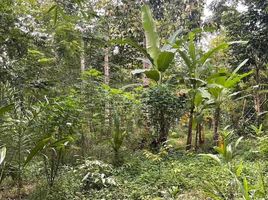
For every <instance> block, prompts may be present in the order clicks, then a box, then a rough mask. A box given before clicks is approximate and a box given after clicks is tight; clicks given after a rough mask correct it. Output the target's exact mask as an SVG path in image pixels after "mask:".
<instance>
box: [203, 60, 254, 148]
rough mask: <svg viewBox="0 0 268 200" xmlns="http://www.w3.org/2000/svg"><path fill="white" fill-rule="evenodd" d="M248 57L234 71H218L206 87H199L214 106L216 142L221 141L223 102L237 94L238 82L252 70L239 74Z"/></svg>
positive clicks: (209, 78) (210, 78)
mask: <svg viewBox="0 0 268 200" xmlns="http://www.w3.org/2000/svg"><path fill="white" fill-rule="evenodd" d="M247 61H248V59H246V60H244V61H243V62H242V63H241V64H240V65H239V66H238V67H237V68H236V69H235V70H234V71H233V72H232V73H229V72H227V70H224V69H223V70H221V71H219V72H218V73H215V74H212V75H211V76H210V77H208V78H207V80H206V82H207V84H206V88H199V89H198V90H199V91H200V92H201V94H202V95H203V97H204V98H206V99H207V100H208V102H207V104H210V105H213V106H214V128H213V129H214V130H213V132H214V142H215V145H218V143H219V132H218V129H219V123H220V115H221V109H222V108H221V107H222V104H223V103H224V102H225V101H226V100H227V99H230V98H232V97H233V96H235V95H237V94H238V93H239V92H233V89H234V88H235V87H236V86H237V84H238V83H239V82H240V81H241V80H242V79H243V78H245V77H246V76H249V75H250V74H251V73H252V71H250V72H247V73H243V74H238V73H237V72H238V71H239V69H240V68H241V67H243V66H244V65H245V64H246V63H247Z"/></svg>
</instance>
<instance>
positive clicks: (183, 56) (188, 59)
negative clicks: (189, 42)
mask: <svg viewBox="0 0 268 200" xmlns="http://www.w3.org/2000/svg"><path fill="white" fill-rule="evenodd" d="M178 52H179V54H180V56H181V58H182V59H183V61H184V62H185V64H186V65H187V67H188V68H189V69H190V70H192V67H193V66H192V63H191V60H190V58H189V57H188V56H187V55H186V54H185V53H184V52H183V51H181V50H178Z"/></svg>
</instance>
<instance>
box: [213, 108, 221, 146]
mask: <svg viewBox="0 0 268 200" xmlns="http://www.w3.org/2000/svg"><path fill="white" fill-rule="evenodd" d="M220 112H221V109H220V106H217V107H216V109H215V113H214V126H213V129H214V137H213V139H214V143H215V145H216V146H218V144H219V137H220V135H219V130H218V129H219V123H220Z"/></svg>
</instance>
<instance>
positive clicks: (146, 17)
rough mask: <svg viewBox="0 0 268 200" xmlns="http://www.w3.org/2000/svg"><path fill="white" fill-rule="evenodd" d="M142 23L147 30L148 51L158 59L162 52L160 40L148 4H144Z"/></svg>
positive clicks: (152, 56) (154, 58)
mask: <svg viewBox="0 0 268 200" xmlns="http://www.w3.org/2000/svg"><path fill="white" fill-rule="evenodd" d="M142 25H143V28H144V31H145V38H146V48H147V52H148V53H149V55H150V56H151V58H152V59H153V60H154V61H156V60H157V58H158V55H159V53H160V49H159V46H160V40H159V36H158V33H157V31H156V25H155V22H154V19H153V17H152V13H151V10H150V8H149V6H148V5H144V6H142Z"/></svg>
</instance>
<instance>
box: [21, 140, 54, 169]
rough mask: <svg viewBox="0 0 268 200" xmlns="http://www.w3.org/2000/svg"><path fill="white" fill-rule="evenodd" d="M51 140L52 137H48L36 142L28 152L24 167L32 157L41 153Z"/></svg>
mask: <svg viewBox="0 0 268 200" xmlns="http://www.w3.org/2000/svg"><path fill="white" fill-rule="evenodd" d="M51 140H52V137H48V138H45V139H43V140H41V141H40V142H38V143H37V144H36V146H35V147H34V148H33V149H32V150H31V151H30V154H29V155H28V157H27V158H26V161H25V163H24V165H27V164H28V163H29V162H30V161H31V160H32V159H33V157H34V156H36V154H38V153H39V152H41V151H42V150H43V149H44V147H45V146H46V145H47V144H48V143H49V142H50V141H51Z"/></svg>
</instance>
